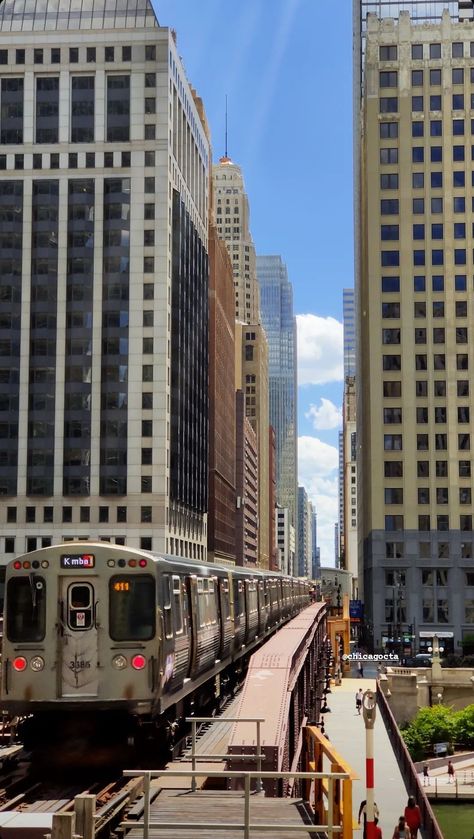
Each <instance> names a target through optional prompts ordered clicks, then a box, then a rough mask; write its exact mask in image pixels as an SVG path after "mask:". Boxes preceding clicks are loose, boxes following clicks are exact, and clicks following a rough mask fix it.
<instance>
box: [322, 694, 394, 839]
mask: <svg viewBox="0 0 474 839" xmlns="http://www.w3.org/2000/svg"><path fill="white" fill-rule="evenodd" d="M360 687H361V688H362V690H363V691H366V690H373V691H375V678H373V679H372V678H367V679H366V678H364V679H357V678H355V679H354V678H347V679H343V680H342V685H341V686H340V687H334V686H333V685H331V690H332V693H331V694H329V695H328V697H327V701H328V706H329V708H330V709H331V713H330V714H325V715H324V725H325V729H326V733H327V734H328V735H329V737H330V739H331V743H333V744H334V745H335V746H336V748H337V750H338V751H339V752H340V754H341V755H342V757H343V758H344V759H345V760H347V762H348V763H349V764H350V765H351V767H352V768H353V769H354V771H355V772H357V774H358V775H359V777H360V780H359V781H355V782H354V785H353V793H352V801H353V809H354V817H355V818H356V819H357V813H358V811H359V804H360V802H361V801H363V800H364V799H365V797H366V795H365V727H364V719H363V717H362V714H361V715H360V716H359V714H358V713H357V711H356V705H355V695H356V693H357V691H358V689H359V688H360ZM374 757H375V802H376V804H377V806H378V808H379V811H380V822H379V825H380V827H381V828H382V834H383V837H384V839H386V837H388V839H391V837H392V834H393V829H394V827H395V825H396V824H397V822H398V817H399V816H401V815H403V811H404V809H405V806H406V803H407V799H408V795H409V792H408V791H407V790H406V788H405V783H404V781H403V778H402V776H401V774H400V770H399V768H398V764H397V761H396V758H395V755H394V754H393V751H392V748H391V745H390V741H389V739H388V735H387V732H386V730H385V726H384V724H383V721H382V718H381V716H380V714H379V713H378V714H377V717H376V720H375V726H374ZM354 836H355V839H361V837H362V829H360V831H357V832H355V834H354Z"/></svg>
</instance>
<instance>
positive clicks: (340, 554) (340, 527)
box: [337, 431, 344, 567]
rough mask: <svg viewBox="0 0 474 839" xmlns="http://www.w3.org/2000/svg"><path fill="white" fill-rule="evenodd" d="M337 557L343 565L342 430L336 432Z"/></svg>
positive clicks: (342, 565)
mask: <svg viewBox="0 0 474 839" xmlns="http://www.w3.org/2000/svg"><path fill="white" fill-rule="evenodd" d="M337 442H338V476H337V485H338V502H339V503H338V513H339V516H338V533H339V545H338V559H339V560H340V562H341V567H344V432H343V431H339V433H338V441H337Z"/></svg>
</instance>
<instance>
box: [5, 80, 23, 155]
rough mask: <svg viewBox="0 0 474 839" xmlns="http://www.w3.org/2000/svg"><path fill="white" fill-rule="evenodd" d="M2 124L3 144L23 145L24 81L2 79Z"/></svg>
mask: <svg viewBox="0 0 474 839" xmlns="http://www.w3.org/2000/svg"><path fill="white" fill-rule="evenodd" d="M0 122H1V131H0V142H1V143H2V144H5V145H19V144H21V143H23V79H19V78H14V77H11V78H9V77H7V78H2V81H1V109H0Z"/></svg>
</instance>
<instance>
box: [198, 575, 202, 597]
mask: <svg viewBox="0 0 474 839" xmlns="http://www.w3.org/2000/svg"><path fill="white" fill-rule="evenodd" d="M197 586H198V594H202V592H203V579H202V577H199V578H198V581H197Z"/></svg>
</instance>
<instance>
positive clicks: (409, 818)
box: [404, 795, 421, 839]
mask: <svg viewBox="0 0 474 839" xmlns="http://www.w3.org/2000/svg"><path fill="white" fill-rule="evenodd" d="M404 815H405V822H406V824H407V825H408V827H409V828H410V830H411V839H416V837H417V836H418V830H419V829H420V827H421V810H420V808H419V807H418V804H416V803H415V798H414V796H413V795H410V797H409V799H408V802H407V806H406V807H405V814H404Z"/></svg>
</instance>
